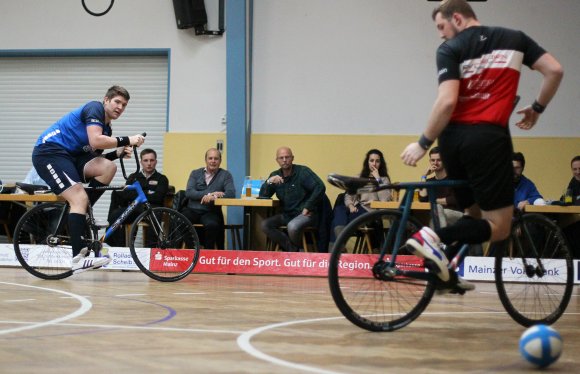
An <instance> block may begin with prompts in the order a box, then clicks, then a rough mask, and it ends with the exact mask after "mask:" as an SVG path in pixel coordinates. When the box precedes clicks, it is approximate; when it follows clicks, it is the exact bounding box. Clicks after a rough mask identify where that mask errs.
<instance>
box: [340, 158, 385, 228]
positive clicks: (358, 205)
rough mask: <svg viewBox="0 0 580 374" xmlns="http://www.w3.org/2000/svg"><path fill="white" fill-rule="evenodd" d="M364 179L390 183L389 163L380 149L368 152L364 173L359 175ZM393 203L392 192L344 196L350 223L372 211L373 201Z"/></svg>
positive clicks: (364, 162)
mask: <svg viewBox="0 0 580 374" xmlns="http://www.w3.org/2000/svg"><path fill="white" fill-rule="evenodd" d="M359 176H360V177H362V178H366V177H368V178H373V179H376V180H377V182H379V183H390V182H391V179H390V178H389V173H388V171H387V162H386V161H385V157H384V156H383V152H381V151H379V150H378V149H371V150H370V151H368V152H367V154H366V156H365V160H364V161H363V167H362V171H361V172H360V174H359ZM377 200H380V201H391V200H392V197H391V190H382V191H378V192H365V193H362V194H356V195H350V194H345V195H344V205H346V208H347V209H348V221H347V223H348V222H350V221H352V220H353V219H355V218H356V217H358V216H360V215H361V214H364V213H366V212H368V211H370V210H371V201H377Z"/></svg>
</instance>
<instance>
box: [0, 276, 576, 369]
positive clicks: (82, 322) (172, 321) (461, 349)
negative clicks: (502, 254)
mask: <svg viewBox="0 0 580 374" xmlns="http://www.w3.org/2000/svg"><path fill="white" fill-rule="evenodd" d="M579 313H580V297H579V292H578V288H577V287H576V288H575V290H574V296H573V298H572V301H571V303H570V307H569V308H568V311H567V313H566V315H565V316H564V317H563V318H562V319H561V320H560V321H559V322H558V323H557V324H556V325H555V326H554V327H555V328H556V329H557V330H558V331H560V333H561V334H562V336H563V339H564V353H563V356H562V357H561V358H560V360H559V361H558V362H557V363H556V364H555V365H554V366H553V367H551V369H550V372H557V373H572V372H578V368H579V367H580V354H579V353H580V314H579ZM523 331H524V328H523V327H521V326H519V325H517V324H516V323H515V322H514V321H512V319H511V318H510V317H509V316H508V315H507V314H506V313H505V312H504V310H503V308H502V306H501V304H500V302H499V300H498V297H497V293H496V291H495V288H494V285H493V284H489V283H478V284H477V289H476V290H475V291H473V292H471V293H469V294H467V295H465V296H457V295H446V296H435V298H434V299H433V302H432V304H431V305H430V306H429V307H428V308H427V311H426V312H425V313H424V314H423V315H422V316H421V317H420V318H419V319H418V320H417V321H415V322H413V323H412V324H411V325H409V326H407V327H406V328H404V329H402V330H399V331H397V332H391V333H371V332H367V331H365V330H361V329H360V328H358V327H356V326H354V325H352V324H351V323H350V322H348V321H346V320H345V319H344V318H342V315H341V314H340V313H339V311H338V309H337V308H336V306H335V305H334V302H333V301H332V298H331V296H330V294H329V290H328V286H327V281H326V279H325V278H308V277H293V278H291V277H276V276H242V275H208V274H194V275H191V276H189V277H188V278H187V279H185V280H183V281H181V282H177V283H159V282H156V281H153V280H150V279H149V278H147V277H146V276H145V275H143V274H141V273H138V272H105V271H98V270H96V271H92V272H86V273H83V274H78V275H76V276H74V277H71V278H69V279H67V280H62V281H42V280H40V279H36V278H34V277H32V276H30V275H29V274H28V273H26V272H25V271H24V270H22V269H14V268H2V269H0V371H1V372H3V373H33V372H34V373H39V372H42V373H46V372H49V373H51V372H55V373H56V372H59V373H60V372H79V373H83V374H85V373H97V372H99V373H102V372H106V373H149V372H157V373H158V372H189V373H277V374H279V373H403V372H407V371H408V372H419V373H423V372H428V373H439V372H440V373H447V372H482V373H483V372H486V373H487V372H496V373H520V372H521V373H529V372H530V371H531V369H530V368H531V367H530V366H528V364H527V363H526V362H524V360H523V359H522V358H521V357H520V354H519V351H518V341H519V337H520V335H521V333H522V332H523Z"/></svg>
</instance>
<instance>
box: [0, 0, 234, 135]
mask: <svg viewBox="0 0 580 374" xmlns="http://www.w3.org/2000/svg"><path fill="white" fill-rule="evenodd" d="M109 2H110V0H86V4H87V6H88V7H89V9H91V10H92V11H94V12H100V11H102V10H104V9H106V7H107V6H108V4H109ZM225 45H226V44H225V38H224V37H222V38H220V37H204V36H195V35H194V33H193V31H192V30H178V29H177V27H176V24H175V15H174V11H173V3H172V1H169V0H119V1H115V4H114V5H113V8H112V9H111V11H110V12H109V13H108V14H106V15H105V16H102V17H93V16H91V15H89V14H88V13H86V12H85V10H84V9H83V7H82V5H81V1H80V0H47V1H42V0H18V1H4V0H3V1H0V49H2V50H12V49H16V50H18V49H21V50H34V49H111V48H121V49H122V48H169V49H171V56H170V74H171V80H170V106H169V114H170V116H169V130H170V131H171V132H217V131H220V130H222V125H221V122H220V121H221V117H222V116H223V115H224V114H225V97H226V93H225V90H226V81H225V63H226V52H225ZM112 83H119V84H123V82H112ZM106 88H107V87H103V89H104V90H106ZM89 99H90V98H89ZM48 125H49V124H47V126H48Z"/></svg>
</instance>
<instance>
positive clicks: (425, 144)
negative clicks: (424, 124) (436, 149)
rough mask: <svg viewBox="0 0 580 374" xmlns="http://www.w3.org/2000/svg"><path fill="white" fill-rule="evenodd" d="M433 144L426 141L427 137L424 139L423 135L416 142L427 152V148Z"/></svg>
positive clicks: (431, 141) (430, 141)
mask: <svg viewBox="0 0 580 374" xmlns="http://www.w3.org/2000/svg"><path fill="white" fill-rule="evenodd" d="M433 142H434V140H429V139H427V137H425V135H423V134H421V137H420V138H419V140H418V143H419V145H420V146H421V148H423V149H424V150H428V149H429V147H431V146H432V145H433Z"/></svg>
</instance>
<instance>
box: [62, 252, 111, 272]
mask: <svg viewBox="0 0 580 374" xmlns="http://www.w3.org/2000/svg"><path fill="white" fill-rule="evenodd" d="M88 254H89V250H88V249H87V248H83V249H81V252H80V253H79V254H78V255H76V256H74V257H73V259H72V266H71V270H72V272H73V274H77V273H82V272H83V271H87V270H91V269H96V268H100V267H101V266H105V265H107V264H108V263H109V262H111V258H110V257H108V256H107V257H87V256H88Z"/></svg>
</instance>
